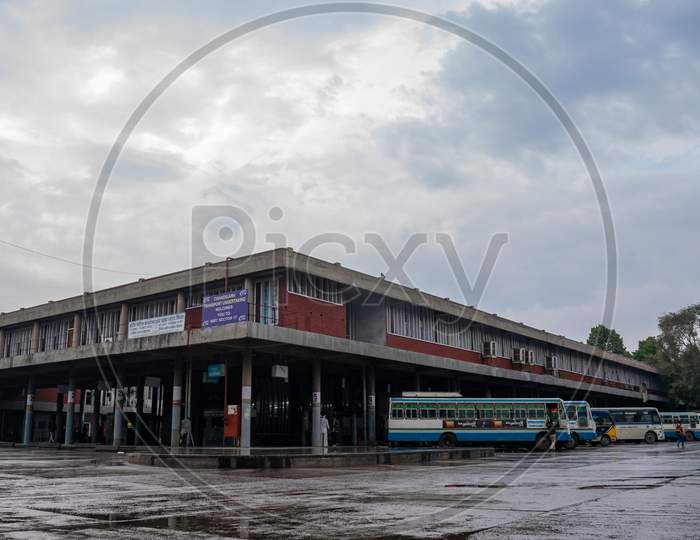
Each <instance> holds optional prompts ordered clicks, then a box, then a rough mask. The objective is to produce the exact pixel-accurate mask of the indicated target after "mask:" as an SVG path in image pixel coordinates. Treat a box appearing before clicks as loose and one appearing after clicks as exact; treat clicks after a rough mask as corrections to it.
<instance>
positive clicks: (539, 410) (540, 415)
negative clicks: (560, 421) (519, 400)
mask: <svg viewBox="0 0 700 540" xmlns="http://www.w3.org/2000/svg"><path fill="white" fill-rule="evenodd" d="M535 414H536V417H537V418H539V419H540V420H542V419H543V418H544V408H543V407H537V409H535Z"/></svg>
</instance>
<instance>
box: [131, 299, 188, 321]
mask: <svg viewBox="0 0 700 540" xmlns="http://www.w3.org/2000/svg"><path fill="white" fill-rule="evenodd" d="M176 307H177V299H176V298H174V297H173V298H161V299H160V300H151V301H149V302H141V303H140V304H135V305H133V306H130V307H129V322H132V321H142V320H144V319H153V318H155V317H163V316H165V315H172V314H173V313H175V309H176Z"/></svg>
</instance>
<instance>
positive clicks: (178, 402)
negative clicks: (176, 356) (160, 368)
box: [170, 361, 182, 448]
mask: <svg viewBox="0 0 700 540" xmlns="http://www.w3.org/2000/svg"><path fill="white" fill-rule="evenodd" d="M181 416H182V363H181V362H179V361H176V362H175V368H174V370H173V407H172V421H171V422H170V446H171V447H172V448H177V447H178V446H180V418H181Z"/></svg>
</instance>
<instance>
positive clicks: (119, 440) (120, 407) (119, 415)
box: [112, 367, 124, 447]
mask: <svg viewBox="0 0 700 540" xmlns="http://www.w3.org/2000/svg"><path fill="white" fill-rule="evenodd" d="M113 434H114V436H113V437H112V446H115V447H118V446H120V445H122V444H124V368H123V367H120V368H119V370H118V372H117V380H116V382H115V384H114V431H113Z"/></svg>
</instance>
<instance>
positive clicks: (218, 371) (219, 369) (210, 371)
mask: <svg viewBox="0 0 700 540" xmlns="http://www.w3.org/2000/svg"><path fill="white" fill-rule="evenodd" d="M223 376H224V364H209V365H208V366H207V377H209V378H210V379H217V378H219V377H223Z"/></svg>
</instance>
